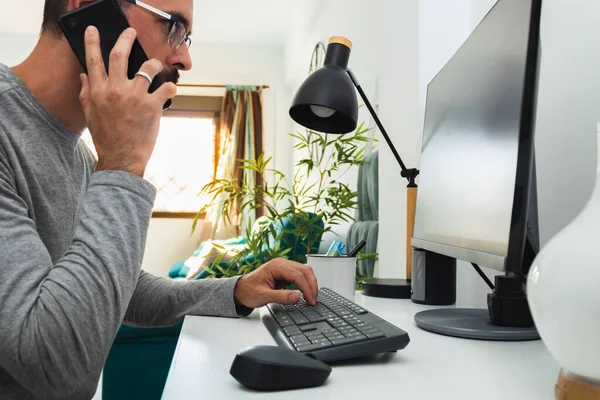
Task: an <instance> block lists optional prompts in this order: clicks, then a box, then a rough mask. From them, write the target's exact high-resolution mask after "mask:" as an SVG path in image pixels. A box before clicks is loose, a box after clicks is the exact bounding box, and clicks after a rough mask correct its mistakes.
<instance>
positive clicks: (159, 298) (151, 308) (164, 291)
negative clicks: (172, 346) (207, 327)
mask: <svg viewBox="0 0 600 400" xmlns="http://www.w3.org/2000/svg"><path fill="white" fill-rule="evenodd" d="M239 278H240V277H234V278H222V279H201V280H197V281H186V280H171V279H167V278H162V277H157V276H154V275H152V274H149V273H147V272H145V271H142V272H141V274H140V278H139V280H138V284H137V287H136V289H135V292H134V293H133V297H132V298H131V301H130V303H129V308H128V309H127V313H126V314H125V321H124V322H125V323H126V324H128V325H133V326H143V327H150V326H153V327H157V326H171V325H174V324H176V323H177V322H178V321H179V320H181V318H182V317H184V316H185V315H211V316H219V317H239V316H246V315H248V314H250V312H251V311H252V310H251V309H249V308H246V307H243V306H236V304H235V302H234V297H233V295H234V290H235V285H236V284H237V282H238V280H239Z"/></svg>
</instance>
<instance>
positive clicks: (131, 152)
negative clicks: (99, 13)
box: [79, 26, 177, 177]
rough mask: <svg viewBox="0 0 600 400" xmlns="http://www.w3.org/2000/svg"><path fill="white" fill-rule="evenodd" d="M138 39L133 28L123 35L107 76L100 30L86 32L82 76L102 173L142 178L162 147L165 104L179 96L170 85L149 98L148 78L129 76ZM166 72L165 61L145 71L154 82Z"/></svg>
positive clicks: (147, 66) (83, 97)
mask: <svg viewBox="0 0 600 400" xmlns="http://www.w3.org/2000/svg"><path fill="white" fill-rule="evenodd" d="M135 38H136V32H135V30H134V29H133V28H128V29H126V30H125V31H124V32H123V33H122V34H121V36H120V37H119V40H118V41H117V43H116V45H115V46H114V48H113V49H112V51H111V54H110V60H109V71H108V73H107V71H106V69H105V67H104V61H103V59H102V52H101V50H100V36H99V34H98V30H97V29H96V28H95V27H92V26H90V27H89V28H88V29H87V30H86V32H85V52H86V63H87V70H88V74H87V75H86V74H81V85H82V87H81V94H80V96H79V98H80V101H81V105H82V107H83V112H84V114H85V118H86V121H87V125H88V128H89V130H90V133H91V135H92V139H93V141H94V146H95V147H96V152H97V153H98V164H97V166H96V170H97V171H100V170H120V171H126V172H129V173H132V174H135V175H138V176H140V177H142V176H143V175H144V171H145V170H146V164H147V163H148V160H149V159H150V156H151V155H152V151H153V150H154V145H155V144H156V138H157V136H158V130H159V127H160V118H161V116H162V112H163V105H164V104H165V102H166V101H167V100H168V99H170V98H172V97H174V96H175V94H176V92H177V87H176V86H175V84H173V83H172V82H166V83H163V84H162V85H161V86H160V88H158V89H157V90H156V91H155V92H154V93H148V88H149V86H150V81H149V80H148V79H147V78H145V77H144V76H141V75H136V76H135V78H134V79H129V78H128V77H127V67H128V60H129V54H130V52H131V47H132V46H133V43H134V40H135ZM162 69H163V65H162V63H161V62H160V61H158V60H156V59H151V60H149V61H146V62H145V63H144V64H143V65H142V67H141V68H140V72H143V73H145V74H148V75H149V76H150V77H151V78H154V77H155V76H156V75H158V74H159V73H160V72H161V71H162Z"/></svg>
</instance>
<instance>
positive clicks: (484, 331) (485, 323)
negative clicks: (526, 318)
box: [415, 308, 540, 341]
mask: <svg viewBox="0 0 600 400" xmlns="http://www.w3.org/2000/svg"><path fill="white" fill-rule="evenodd" d="M415 322H416V323H417V326H418V327H419V328H421V329H425V330H426V331H430V332H434V333H439V334H441V335H446V336H454V337H459V338H465V339H480V340H497V341H522V340H537V339H539V338H540V335H539V334H538V332H537V330H536V328H535V327H534V326H532V327H529V328H519V327H512V326H497V325H492V323H491V322H490V315H489V312H488V310H486V309H483V308H482V309H477V308H441V309H434V310H427V311H421V312H419V313H417V314H415Z"/></svg>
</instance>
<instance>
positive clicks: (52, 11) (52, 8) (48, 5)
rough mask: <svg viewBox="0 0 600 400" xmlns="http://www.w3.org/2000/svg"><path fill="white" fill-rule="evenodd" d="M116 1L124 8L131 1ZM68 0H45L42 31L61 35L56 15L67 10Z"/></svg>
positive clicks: (58, 15)
mask: <svg viewBox="0 0 600 400" xmlns="http://www.w3.org/2000/svg"><path fill="white" fill-rule="evenodd" d="M116 2H117V3H118V4H119V5H120V6H121V8H123V9H124V8H125V7H127V6H128V5H131V3H128V2H127V1H126V0H116ZM68 5H69V0H46V1H45V3H44V19H43V20H42V33H44V32H51V33H52V34H54V35H56V36H61V35H62V30H61V29H60V26H59V25H58V17H60V16H61V15H62V14H64V13H66V12H67V7H68Z"/></svg>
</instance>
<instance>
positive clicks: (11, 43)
mask: <svg viewBox="0 0 600 400" xmlns="http://www.w3.org/2000/svg"><path fill="white" fill-rule="evenodd" d="M37 40H38V36H37V35H31V34H14V33H4V32H0V63H2V64H4V65H7V66H9V67H13V66H15V65H17V64H19V63H21V62H22V61H23V60H25V58H27V56H28V55H29V53H30V52H31V50H33V48H34V47H35V44H36V43H37Z"/></svg>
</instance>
